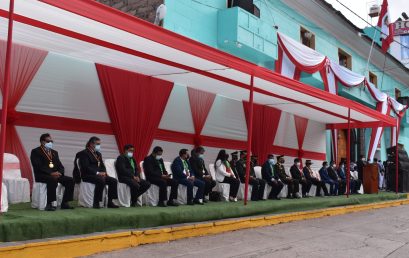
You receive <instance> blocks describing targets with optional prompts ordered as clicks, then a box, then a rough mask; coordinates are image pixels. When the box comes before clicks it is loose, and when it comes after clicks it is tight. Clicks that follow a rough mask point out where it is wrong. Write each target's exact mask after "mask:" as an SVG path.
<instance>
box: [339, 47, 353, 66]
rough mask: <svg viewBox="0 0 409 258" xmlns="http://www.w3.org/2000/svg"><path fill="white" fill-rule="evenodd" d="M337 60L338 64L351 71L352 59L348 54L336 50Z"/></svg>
mask: <svg viewBox="0 0 409 258" xmlns="http://www.w3.org/2000/svg"><path fill="white" fill-rule="evenodd" d="M338 60H339V64H340V65H342V66H344V67H346V68H348V69H349V70H352V57H351V55H350V54H348V53H347V52H345V51H344V50H342V49H340V48H338Z"/></svg>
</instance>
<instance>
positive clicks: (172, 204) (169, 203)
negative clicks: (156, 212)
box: [168, 201, 179, 207]
mask: <svg viewBox="0 0 409 258" xmlns="http://www.w3.org/2000/svg"><path fill="white" fill-rule="evenodd" d="M168 206H173V207H178V206H179V204H177V203H175V202H174V201H168Z"/></svg>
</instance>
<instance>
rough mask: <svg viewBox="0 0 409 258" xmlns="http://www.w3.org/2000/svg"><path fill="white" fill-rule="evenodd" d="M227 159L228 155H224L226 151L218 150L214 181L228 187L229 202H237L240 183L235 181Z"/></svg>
mask: <svg viewBox="0 0 409 258" xmlns="http://www.w3.org/2000/svg"><path fill="white" fill-rule="evenodd" d="M228 158H229V155H228V154H227V153H226V150H220V151H219V154H217V158H216V161H215V163H214V169H215V171H216V180H217V181H218V182H219V183H225V184H229V185H230V193H229V201H231V202H237V192H238V191H239V186H240V181H239V180H238V179H236V176H235V175H234V173H233V171H232V169H231V166H230V163H229V161H228Z"/></svg>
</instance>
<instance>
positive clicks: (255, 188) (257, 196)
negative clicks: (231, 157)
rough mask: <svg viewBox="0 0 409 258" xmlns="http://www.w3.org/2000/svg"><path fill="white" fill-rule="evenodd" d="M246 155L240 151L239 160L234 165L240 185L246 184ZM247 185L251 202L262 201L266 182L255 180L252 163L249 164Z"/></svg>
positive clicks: (245, 152)
mask: <svg viewBox="0 0 409 258" xmlns="http://www.w3.org/2000/svg"><path fill="white" fill-rule="evenodd" d="M246 155H247V151H240V159H239V160H238V161H237V163H236V170H237V174H238V175H239V178H240V182H241V183H245V182H246ZM253 161H254V157H253ZM249 184H250V185H251V186H252V191H251V200H252V201H259V200H263V195H264V189H265V187H266V181H264V180H263V179H259V178H256V173H255V171H254V166H253V162H250V177H249Z"/></svg>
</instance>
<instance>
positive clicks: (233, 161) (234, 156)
mask: <svg viewBox="0 0 409 258" xmlns="http://www.w3.org/2000/svg"><path fill="white" fill-rule="evenodd" d="M238 161H239V152H238V151H235V152H232V153H231V160H230V165H231V170H232V171H233V174H234V176H235V177H236V178H237V179H239V180H240V177H239V173H237V168H236V165H237V162H238ZM242 183H244V182H242Z"/></svg>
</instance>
